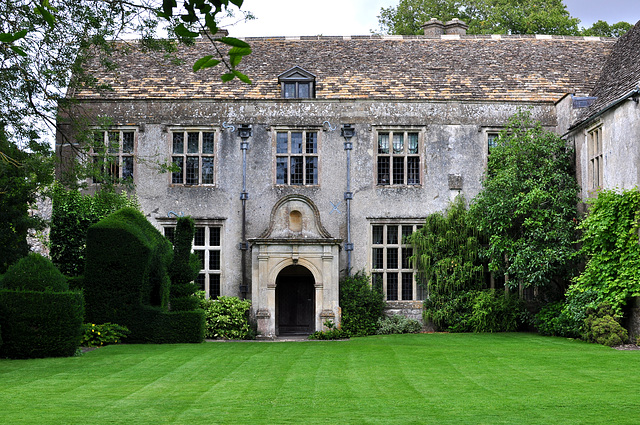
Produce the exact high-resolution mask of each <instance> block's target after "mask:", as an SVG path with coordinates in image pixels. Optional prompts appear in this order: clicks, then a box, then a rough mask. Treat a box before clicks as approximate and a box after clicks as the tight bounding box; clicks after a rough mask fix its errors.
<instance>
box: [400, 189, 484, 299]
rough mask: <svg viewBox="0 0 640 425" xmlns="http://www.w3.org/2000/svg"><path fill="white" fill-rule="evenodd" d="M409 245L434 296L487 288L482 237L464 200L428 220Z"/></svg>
mask: <svg viewBox="0 0 640 425" xmlns="http://www.w3.org/2000/svg"><path fill="white" fill-rule="evenodd" d="M408 242H410V243H411V245H412V247H413V256H412V257H411V261H412V262H413V264H415V267H416V269H417V270H418V278H419V281H420V282H421V284H424V285H425V286H426V289H427V290H428V292H429V294H430V296H431V295H451V294H453V293H454V292H457V291H461V290H470V289H480V288H482V287H483V285H484V267H483V265H482V263H481V261H480V258H479V252H480V244H481V240H480V235H479V234H478V231H477V230H476V228H475V227H474V226H473V223H471V221H470V220H469V216H468V212H467V208H466V205H465V200H464V197H462V196H458V197H456V199H455V200H454V201H453V203H452V204H451V205H450V206H449V207H448V208H447V209H446V211H445V212H444V213H441V212H437V213H434V214H430V215H429V216H427V218H426V220H425V223H424V226H423V227H422V228H421V229H419V230H417V231H416V232H414V233H413V234H412V235H411V236H410V237H409V239H408Z"/></svg>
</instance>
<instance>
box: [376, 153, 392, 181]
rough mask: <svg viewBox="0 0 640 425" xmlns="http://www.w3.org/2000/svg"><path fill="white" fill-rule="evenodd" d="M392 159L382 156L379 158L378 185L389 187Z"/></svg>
mask: <svg viewBox="0 0 640 425" xmlns="http://www.w3.org/2000/svg"><path fill="white" fill-rule="evenodd" d="M389 160H390V158H389V157H388V156H380V157H378V184H379V185H388V184H389V172H390V170H389V167H390V161H389Z"/></svg>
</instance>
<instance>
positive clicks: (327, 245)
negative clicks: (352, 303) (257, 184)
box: [249, 195, 341, 338]
mask: <svg viewBox="0 0 640 425" xmlns="http://www.w3.org/2000/svg"><path fill="white" fill-rule="evenodd" d="M249 242H250V243H251V249H252V291H251V294H252V299H251V303H252V310H253V314H254V315H255V318H256V321H257V323H258V337H261V338H274V337H276V336H277V335H276V317H275V316H276V282H277V278H278V275H279V274H280V272H281V271H282V270H284V269H285V268H286V267H289V266H292V265H297V266H302V267H304V268H306V269H307V270H309V272H311V274H312V275H313V279H314V289H315V306H314V325H313V330H314V331H319V330H322V327H323V322H324V321H326V320H332V321H334V323H336V324H338V323H339V322H340V307H339V299H338V294H339V293H338V281H339V277H340V276H339V272H340V259H339V251H340V243H341V240H340V239H334V238H332V237H331V235H329V233H328V232H327V231H326V230H325V228H324V227H323V226H322V223H321V222H320V215H319V212H318V209H317V208H316V206H315V205H314V203H313V202H312V201H311V200H310V199H309V198H307V197H305V196H302V195H288V196H285V197H283V198H282V199H280V200H279V201H278V202H277V203H276V204H275V205H274V207H273V209H272V212H271V220H270V224H269V229H267V231H266V232H265V233H264V234H263V235H262V236H261V237H260V238H256V239H251V240H250V241H249Z"/></svg>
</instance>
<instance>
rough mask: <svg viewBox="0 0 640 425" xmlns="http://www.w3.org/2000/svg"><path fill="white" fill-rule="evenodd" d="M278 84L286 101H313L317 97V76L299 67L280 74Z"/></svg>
mask: <svg viewBox="0 0 640 425" xmlns="http://www.w3.org/2000/svg"><path fill="white" fill-rule="evenodd" d="M278 82H279V83H280V87H281V90H282V97H283V98H285V99H311V98H314V97H316V91H315V82H316V76H315V75H313V74H311V73H309V72H307V71H305V70H304V69H302V68H300V67H299V66H296V67H293V68H291V69H290V70H288V71H287V72H285V73H283V74H280V76H279V77H278Z"/></svg>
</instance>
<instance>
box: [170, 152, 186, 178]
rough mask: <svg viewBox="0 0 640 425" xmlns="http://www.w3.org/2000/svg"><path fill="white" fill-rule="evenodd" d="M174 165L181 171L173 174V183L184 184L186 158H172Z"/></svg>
mask: <svg viewBox="0 0 640 425" xmlns="http://www.w3.org/2000/svg"><path fill="white" fill-rule="evenodd" d="M172 160H173V165H174V166H177V167H178V169H179V171H174V172H172V173H171V183H177V184H180V183H182V178H183V172H184V158H183V157H181V156H174V157H173V158H172Z"/></svg>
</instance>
